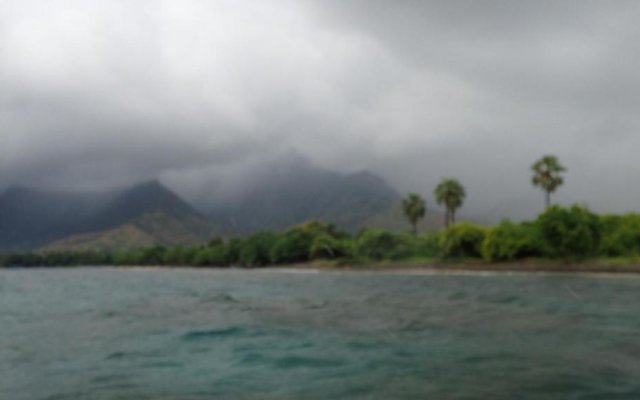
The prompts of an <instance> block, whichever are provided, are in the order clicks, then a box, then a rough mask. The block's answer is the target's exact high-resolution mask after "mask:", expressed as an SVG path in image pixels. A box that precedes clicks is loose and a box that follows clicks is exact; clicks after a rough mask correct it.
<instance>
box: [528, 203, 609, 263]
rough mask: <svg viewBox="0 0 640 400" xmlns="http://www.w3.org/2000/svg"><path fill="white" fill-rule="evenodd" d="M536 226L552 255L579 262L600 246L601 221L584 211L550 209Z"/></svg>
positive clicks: (578, 209)
mask: <svg viewBox="0 0 640 400" xmlns="http://www.w3.org/2000/svg"><path fill="white" fill-rule="evenodd" d="M536 225H537V227H538V229H539V230H540V233H541V234H542V238H543V240H544V242H545V245H546V246H547V247H548V248H549V249H550V251H551V255H553V256H556V257H570V258H581V257H586V256H589V255H593V254H595V253H596V252H597V251H598V249H599V245H600V230H601V226H600V221H599V219H598V217H597V216H596V215H595V214H593V213H592V212H591V211H589V210H588V209H587V208H585V207H581V206H577V205H574V206H572V207H571V208H568V209H567V208H562V207H560V206H553V207H550V208H549V209H548V210H547V211H545V212H544V213H543V214H541V215H540V216H539V217H538V219H537V221H536Z"/></svg>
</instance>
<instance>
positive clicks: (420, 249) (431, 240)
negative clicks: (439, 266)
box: [413, 233, 441, 257]
mask: <svg viewBox="0 0 640 400" xmlns="http://www.w3.org/2000/svg"><path fill="white" fill-rule="evenodd" d="M413 254H414V255H415V256H418V257H437V256H439V255H440V254H441V251H440V244H439V242H438V234H435V233H426V234H422V235H420V236H418V237H416V238H415V240H414V241H413Z"/></svg>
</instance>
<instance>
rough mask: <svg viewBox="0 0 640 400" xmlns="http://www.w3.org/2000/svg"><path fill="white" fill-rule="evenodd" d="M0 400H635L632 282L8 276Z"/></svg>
mask: <svg viewBox="0 0 640 400" xmlns="http://www.w3.org/2000/svg"><path fill="white" fill-rule="evenodd" d="M0 399H2V400H32V399H33V400H71V399H92V400H93V399H96V400H103V399H104V400H107V399H109V400H116V399H118V400H125V399H127V400H129V399H131V400H134V399H135V400H144V399H154V400H158V399H167V400H168V399H172V400H183V399H184V400H190V399H193V400H199V399H234V400H236V399H238V400H241V399H278V400H282V399H491V400H499V399H509V400H512V399H562V400H567V399H585V400H586V399H603V400H610V399H634V400H637V399H640V277H635V276H616V277H611V276H599V277H594V276H562V275H531V274H528V275H527V274H522V275H504V274H502V275H501V274H498V275H495V274H474V275H434V274H431V275H430V274H394V273H367V272H321V273H294V272H293V271H289V272H287V271H238V270H180V269H174V270H170V269H165V270H163V269H160V270H155V269H110V268H103V269H100V268H93V269H92V268H81V269H56V270H47V269H35V270H0Z"/></svg>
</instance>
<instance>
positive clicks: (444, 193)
mask: <svg viewBox="0 0 640 400" xmlns="http://www.w3.org/2000/svg"><path fill="white" fill-rule="evenodd" d="M435 195H436V202H437V203H438V204H444V205H445V207H446V214H445V219H444V223H445V226H449V224H453V223H455V222H456V210H457V209H458V208H460V207H462V203H464V198H465V196H466V193H465V190H464V187H463V186H462V185H461V184H460V182H458V180H457V179H453V178H445V179H443V180H442V181H440V183H439V184H438V186H437V187H436V190H435Z"/></svg>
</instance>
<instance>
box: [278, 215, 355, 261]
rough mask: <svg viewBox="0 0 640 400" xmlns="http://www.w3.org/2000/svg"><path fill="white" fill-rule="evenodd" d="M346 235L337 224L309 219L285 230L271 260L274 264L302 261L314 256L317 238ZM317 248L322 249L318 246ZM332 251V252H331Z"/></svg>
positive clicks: (335, 238)
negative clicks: (313, 250) (313, 249)
mask: <svg viewBox="0 0 640 400" xmlns="http://www.w3.org/2000/svg"><path fill="white" fill-rule="evenodd" d="M344 236H345V235H344V234H343V233H341V232H338V231H337V230H336V229H335V226H334V225H332V224H328V223H326V222H322V221H308V222H305V223H303V224H300V225H297V226H294V227H293V228H291V229H289V230H288V231H287V232H285V233H284V234H283V235H282V236H280V238H279V239H278V241H277V242H276V243H275V245H274V246H273V248H272V250H271V261H272V262H273V263H274V264H288V263H301V262H306V261H309V260H310V259H311V257H312V247H313V244H314V242H315V241H316V239H318V238H325V239H322V240H325V241H326V240H328V239H326V238H331V239H333V240H338V238H339V237H344ZM315 250H320V248H316V249H315ZM329 253H330V252H329Z"/></svg>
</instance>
